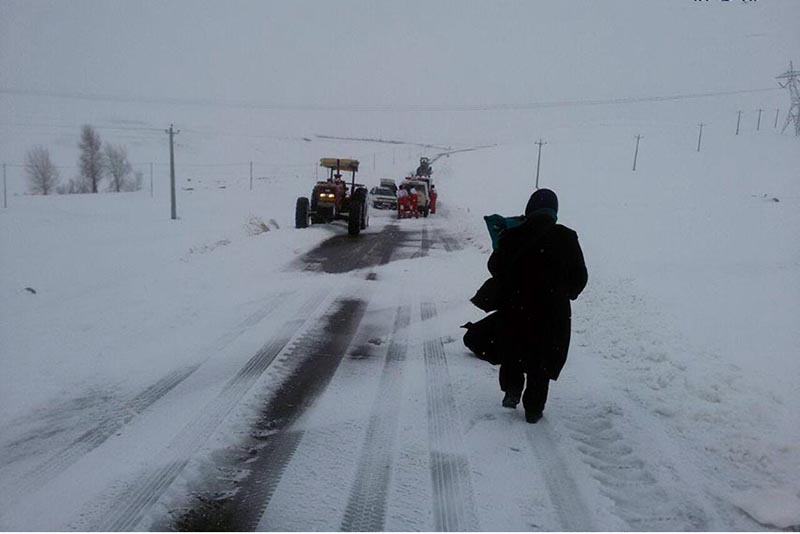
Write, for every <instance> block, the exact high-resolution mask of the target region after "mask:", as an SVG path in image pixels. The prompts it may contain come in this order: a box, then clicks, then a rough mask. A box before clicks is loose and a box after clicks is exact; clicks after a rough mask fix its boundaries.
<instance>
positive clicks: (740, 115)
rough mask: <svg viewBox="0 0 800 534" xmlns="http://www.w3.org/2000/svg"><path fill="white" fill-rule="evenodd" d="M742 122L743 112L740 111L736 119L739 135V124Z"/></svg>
mask: <svg viewBox="0 0 800 534" xmlns="http://www.w3.org/2000/svg"><path fill="white" fill-rule="evenodd" d="M741 122H742V112H741V111H739V118H738V119H736V135H739V124H740V123H741Z"/></svg>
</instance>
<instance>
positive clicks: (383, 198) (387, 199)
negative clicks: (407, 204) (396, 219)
mask: <svg viewBox="0 0 800 534" xmlns="http://www.w3.org/2000/svg"><path fill="white" fill-rule="evenodd" d="M369 201H370V204H372V207H373V208H376V209H379V210H380V209H389V210H394V209H397V197H396V196H395V194H394V193H393V192H392V190H391V189H389V188H388V187H373V188H372V189H370V191H369Z"/></svg>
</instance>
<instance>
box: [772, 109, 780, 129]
mask: <svg viewBox="0 0 800 534" xmlns="http://www.w3.org/2000/svg"><path fill="white" fill-rule="evenodd" d="M780 112H781V108H776V109H775V126H773V128H777V127H778V113H780Z"/></svg>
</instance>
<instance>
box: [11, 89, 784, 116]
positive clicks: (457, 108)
mask: <svg viewBox="0 0 800 534" xmlns="http://www.w3.org/2000/svg"><path fill="white" fill-rule="evenodd" d="M778 90H780V89H778V88H775V87H771V88H763V89H741V90H731V91H708V92H698V93H674V94H667V95H649V96H624V97H612V98H605V99H574V100H555V101H538V102H536V101H534V102H522V103H511V104H506V103H502V104H462V105H457V104H456V105H454V104H447V105H445V104H407V105H399V104H388V105H370V104H364V105H320V104H276V103H269V102H256V101H244V100H241V101H239V100H218V99H188V98H174V97H143V96H135V95H113V94H102V93H83V92H68V91H63V92H59V91H43V90H37V89H19V88H13V87H0V94H7V95H16V96H34V97H50V98H68V99H75V100H89V101H108V102H134V103H140V104H173V105H190V106H206V107H234V108H247V109H265V110H274V111H351V112H354V111H362V112H381V111H385V112H412V113H413V112H420V113H429V112H467V111H520V110H534V109H546V108H559V107H577V106H597V105H626V104H639V103H645V102H669V101H676V100H690V99H698V98H711V97H717V96H732V95H740V94H748V93H760V92H769V91H778Z"/></svg>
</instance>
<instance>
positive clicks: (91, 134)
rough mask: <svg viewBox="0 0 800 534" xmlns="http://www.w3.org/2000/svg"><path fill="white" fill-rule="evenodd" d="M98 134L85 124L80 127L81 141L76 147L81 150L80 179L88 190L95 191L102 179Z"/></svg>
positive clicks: (101, 159) (101, 158)
mask: <svg viewBox="0 0 800 534" xmlns="http://www.w3.org/2000/svg"><path fill="white" fill-rule="evenodd" d="M100 144H101V143H100V135H99V134H98V133H97V130H95V129H94V128H93V127H92V126H90V125H88V124H86V125H84V126H83V128H82V129H81V141H80V143H78V148H79V149H80V151H81V155H80V159H79V160H78V161H79V163H78V168H79V169H80V173H81V179H82V180H83V181H84V182H85V184H86V187H85V189H87V190H88V191H90V192H92V193H97V186H98V184H99V183H100V180H102V179H103V156H102V153H101V152H100Z"/></svg>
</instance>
